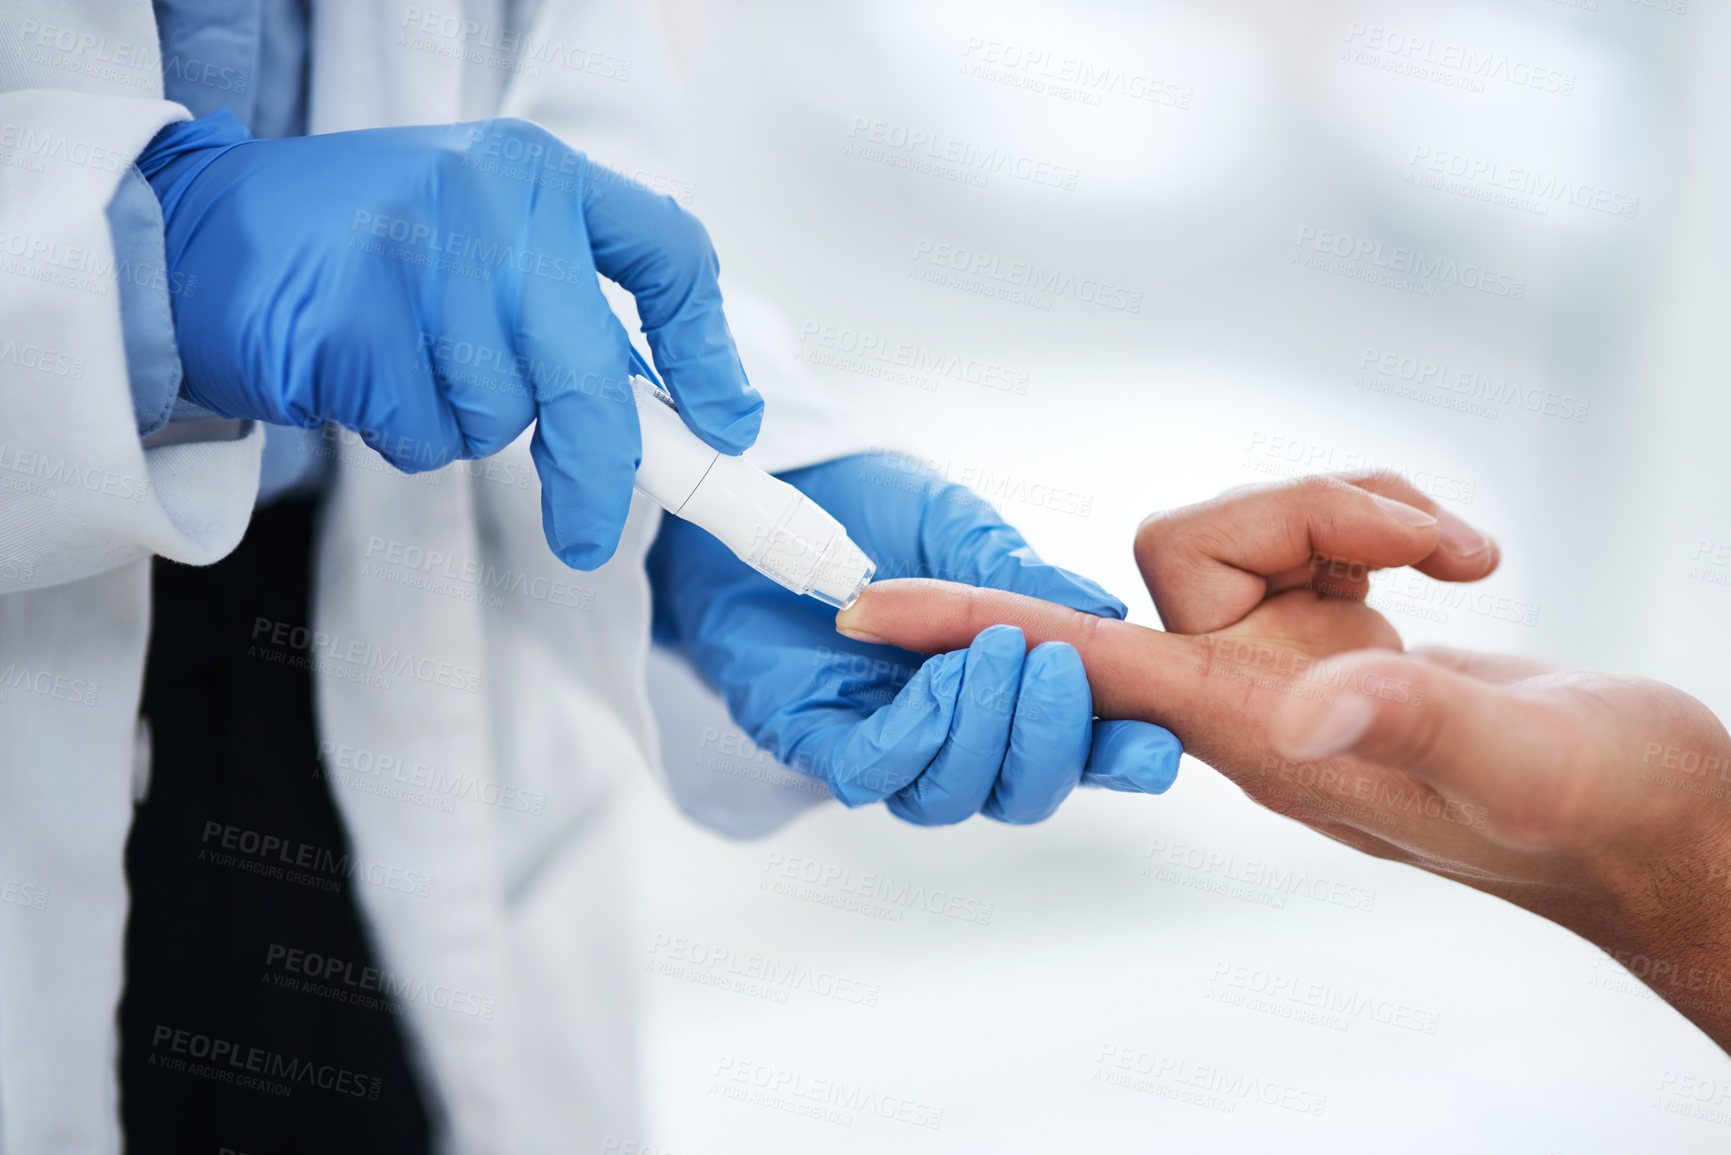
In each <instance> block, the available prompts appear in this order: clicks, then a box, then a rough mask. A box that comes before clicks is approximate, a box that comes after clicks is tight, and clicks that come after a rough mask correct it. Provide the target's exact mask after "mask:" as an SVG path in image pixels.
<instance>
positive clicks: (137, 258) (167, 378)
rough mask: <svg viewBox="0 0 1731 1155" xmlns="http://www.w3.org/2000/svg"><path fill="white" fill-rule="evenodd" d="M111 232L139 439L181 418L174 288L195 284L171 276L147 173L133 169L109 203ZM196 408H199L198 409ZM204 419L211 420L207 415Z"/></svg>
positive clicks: (192, 287)
mask: <svg viewBox="0 0 1731 1155" xmlns="http://www.w3.org/2000/svg"><path fill="white" fill-rule="evenodd" d="M108 232H109V235H110V237H111V239H112V241H113V244H114V279H115V282H116V283H117V284H118V285H119V287H120V325H121V332H122V339H123V341H124V344H125V346H126V374H127V377H128V378H129V379H130V380H131V383H132V412H133V415H134V417H136V418H137V420H138V433H139V436H141V437H142V436H144V435H146V434H150V433H155V432H156V431H157V430H158V429H161V428H162V427H163V426H164V425H167V424H168V422H169V420H170V418H171V417H175V416H177V414H176V412H175V410H176V404H175V403H176V401H177V400H178V399H179V396H180V378H181V367H180V350H179V349H178V348H177V347H176V346H175V343H174V313H173V311H172V309H171V308H170V306H169V300H168V294H169V291H170V289H172V288H179V289H180V290H181V291H186V292H196V291H197V285H196V284H183V285H179V286H176V285H174V283H173V281H172V279H171V278H170V277H169V274H168V257H167V254H166V253H165V252H164V250H163V246H162V205H161V204H160V203H159V202H158V201H157V199H156V193H155V192H154V191H153V190H152V189H151V187H150V183H149V182H148V181H146V180H145V179H144V174H143V173H141V172H139V171H138V168H137V166H128V167H127V169H126V172H125V174H123V175H122V176H121V178H120V187H119V188H118V189H117V190H115V193H114V198H113V199H112V200H110V201H109V202H108ZM195 408H196V407H195ZM199 415H201V416H208V414H206V413H205V412H204V411H203V410H200V411H199Z"/></svg>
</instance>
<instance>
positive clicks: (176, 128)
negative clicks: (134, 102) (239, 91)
mask: <svg viewBox="0 0 1731 1155" xmlns="http://www.w3.org/2000/svg"><path fill="white" fill-rule="evenodd" d="M250 140H252V134H251V133H249V132H248V131H247V130H246V126H245V125H243V124H242V123H241V122H240V121H239V120H237V119H235V115H234V114H233V113H232V112H229V111H228V110H227V109H226V108H225V109H218V110H217V111H216V112H213V113H211V114H210V115H209V116H202V117H200V118H198V119H197V120H181V121H176V122H175V123H174V124H171V125H169V126H167V127H166V128H164V129H163V130H162V131H161V132H159V133H157V134H156V135H155V136H153V137H152V138H151V139H150V143H149V144H148V145H146V146H145V148H144V152H143V154H142V155H141V156H139V158H138V162H137V163H138V171H139V172H142V173H143V174H144V179H145V180H147V181H149V182H150V187H151V188H152V189H153V190H154V191H155V192H156V199H157V200H159V201H161V202H162V215H163V216H164V217H170V216H173V215H174V209H175V206H176V204H178V203H179V200H180V197H181V194H182V193H184V191H185V190H186V188H187V187H188V186H189V185H190V184H191V183H192V182H193V180H194V179H195V178H196V177H197V176H198V174H199V173H201V172H203V171H204V169H205V167H206V166H207V165H209V164H210V162H211V161H213V160H215V159H216V158H217V157H219V156H221V155H222V154H223V153H225V152H227V151H228V150H229V149H231V148H233V147H234V146H235V145H237V144H246V143H247V142H248V141H250Z"/></svg>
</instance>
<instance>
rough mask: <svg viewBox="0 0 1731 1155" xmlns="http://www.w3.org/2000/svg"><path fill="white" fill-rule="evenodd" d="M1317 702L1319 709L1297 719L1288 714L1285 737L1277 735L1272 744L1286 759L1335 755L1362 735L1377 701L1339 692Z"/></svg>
mask: <svg viewBox="0 0 1731 1155" xmlns="http://www.w3.org/2000/svg"><path fill="white" fill-rule="evenodd" d="M1316 705H1317V706H1319V707H1320V708H1313V709H1309V710H1305V711H1304V712H1303V713H1301V714H1299V715H1298V716H1297V717H1296V718H1293V717H1291V715H1290V714H1289V715H1288V718H1289V720H1288V721H1287V724H1286V726H1285V727H1283V728H1284V729H1285V730H1286V731H1287V733H1286V736H1285V738H1284V739H1282V738H1279V737H1276V739H1275V744H1276V745H1277V746H1279V747H1281V749H1282V751H1283V752H1284V753H1285V754H1286V756H1287V757H1288V758H1291V759H1294V760H1295V761H1299V762H1308V761H1313V760H1314V759H1317V758H1327V757H1329V756H1330V755H1332V754H1338V753H1340V752H1341V751H1342V750H1345V749H1346V748H1347V747H1348V746H1351V745H1352V744H1353V743H1354V742H1356V741H1358V740H1359V739H1360V738H1362V737H1364V732H1365V731H1366V730H1368V729H1370V723H1371V720H1372V719H1373V718H1375V717H1376V703H1375V702H1373V701H1371V700H1370V699H1369V698H1367V697H1365V696H1364V695H1363V694H1357V693H1350V692H1349V693H1344V694H1338V695H1336V696H1335V699H1334V701H1332V702H1327V703H1317V704H1316Z"/></svg>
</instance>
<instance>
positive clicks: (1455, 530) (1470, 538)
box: [1437, 509, 1491, 557]
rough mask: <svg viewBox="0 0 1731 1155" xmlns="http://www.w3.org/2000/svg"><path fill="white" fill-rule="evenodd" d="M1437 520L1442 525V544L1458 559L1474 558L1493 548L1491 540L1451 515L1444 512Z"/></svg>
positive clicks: (1446, 511)
mask: <svg viewBox="0 0 1731 1155" xmlns="http://www.w3.org/2000/svg"><path fill="white" fill-rule="evenodd" d="M1437 520H1438V521H1439V522H1440V523H1441V525H1442V538H1441V543H1442V546H1443V548H1444V549H1447V550H1448V551H1449V552H1450V553H1452V554H1454V555H1455V556H1456V557H1473V556H1475V555H1477V554H1481V553H1483V552H1484V551H1485V550H1487V549H1489V548H1490V547H1491V539H1490V538H1488V537H1486V536H1485V535H1484V534H1482V533H1480V532H1479V531H1478V530H1476V529H1474V528H1473V527H1472V526H1470V525H1468V524H1467V523H1466V522H1464V521H1462V520H1461V519H1460V518H1458V517H1456V516H1455V515H1454V514H1452V513H1450V512H1449V511H1448V510H1446V509H1445V510H1443V511H1441V513H1440V514H1439V515H1438V518H1437Z"/></svg>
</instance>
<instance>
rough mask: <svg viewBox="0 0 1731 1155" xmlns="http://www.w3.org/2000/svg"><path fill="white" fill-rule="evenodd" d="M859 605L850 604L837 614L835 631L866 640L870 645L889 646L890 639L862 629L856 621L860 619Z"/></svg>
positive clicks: (861, 640) (860, 640)
mask: <svg viewBox="0 0 1731 1155" xmlns="http://www.w3.org/2000/svg"><path fill="white" fill-rule="evenodd" d="M859 616H860V615H859V607H858V606H857V605H852V606H849V607H848V608H847V609H845V610H843V611H841V612H840V613H839V614H837V615H836V616H835V632H836V633H838V634H840V635H841V636H842V637H844V638H852V639H853V640H854V641H856V642H864V643H865V644H866V645H868V646H887V645H889V641H888V639H885V638H880V637H878V636H877V635H876V634H874V633H872V632H871V631H870V630H865V629H861V628H860V627H859V626H857V625H855V624H854V623H855V622H856V621H857V620H858V619H859Z"/></svg>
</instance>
